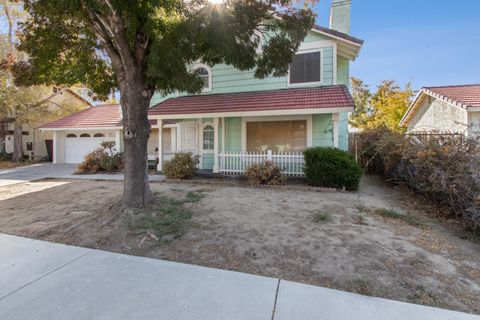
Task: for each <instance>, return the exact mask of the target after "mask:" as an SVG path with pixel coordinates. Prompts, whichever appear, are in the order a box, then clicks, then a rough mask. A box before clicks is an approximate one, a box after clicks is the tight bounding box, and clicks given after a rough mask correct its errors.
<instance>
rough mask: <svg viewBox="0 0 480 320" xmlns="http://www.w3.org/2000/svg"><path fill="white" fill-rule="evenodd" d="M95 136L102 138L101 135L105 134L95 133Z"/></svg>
mask: <svg viewBox="0 0 480 320" xmlns="http://www.w3.org/2000/svg"><path fill="white" fill-rule="evenodd" d="M93 136H94V137H95V138H101V137H105V135H104V134H103V133H95V134H94V135H93Z"/></svg>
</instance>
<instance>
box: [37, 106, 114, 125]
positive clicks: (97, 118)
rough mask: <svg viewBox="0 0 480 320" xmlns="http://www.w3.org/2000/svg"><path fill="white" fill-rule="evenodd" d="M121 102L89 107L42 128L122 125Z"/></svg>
mask: <svg viewBox="0 0 480 320" xmlns="http://www.w3.org/2000/svg"><path fill="white" fill-rule="evenodd" d="M121 120H122V116H121V111H120V105H119V104H105V105H99V106H94V107H90V108H87V109H85V110H82V111H79V112H77V113H74V114H71V115H69V116H66V117H65V118H62V119H58V120H55V121H52V122H49V123H47V124H44V125H43V126H41V127H40V129H49V128H50V129H53V128H55V129H56V128H91V127H92V128H99V127H121V126H122V121H121Z"/></svg>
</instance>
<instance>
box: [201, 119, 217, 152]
mask: <svg viewBox="0 0 480 320" xmlns="http://www.w3.org/2000/svg"><path fill="white" fill-rule="evenodd" d="M208 126H210V127H212V128H213V146H214V147H213V148H212V149H203V132H204V130H205V127H208ZM201 128H202V132H201V133H200V138H201V141H200V147H201V148H200V150H201V153H213V152H214V151H215V126H214V124H213V122H210V121H208V122H204V123H203V124H202V125H201Z"/></svg>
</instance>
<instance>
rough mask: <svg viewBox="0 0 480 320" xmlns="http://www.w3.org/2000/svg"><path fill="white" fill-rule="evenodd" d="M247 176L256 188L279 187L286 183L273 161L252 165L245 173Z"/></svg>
mask: <svg viewBox="0 0 480 320" xmlns="http://www.w3.org/2000/svg"><path fill="white" fill-rule="evenodd" d="M245 175H246V176H247V178H248V182H249V183H250V184H251V185H254V186H260V185H264V186H265V185H266V186H278V185H282V184H284V183H285V181H286V178H285V176H284V175H283V174H282V170H281V169H280V167H279V166H277V165H275V164H274V163H273V162H271V161H265V162H264V163H261V164H254V165H251V166H250V167H248V168H247V170H246V171H245Z"/></svg>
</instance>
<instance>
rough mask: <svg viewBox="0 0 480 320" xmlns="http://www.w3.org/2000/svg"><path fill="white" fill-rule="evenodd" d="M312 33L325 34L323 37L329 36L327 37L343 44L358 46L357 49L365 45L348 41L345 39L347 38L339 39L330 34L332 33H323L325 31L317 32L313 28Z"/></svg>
mask: <svg viewBox="0 0 480 320" xmlns="http://www.w3.org/2000/svg"><path fill="white" fill-rule="evenodd" d="M312 31H313V32H316V33H320V34H323V35H325V36H327V37H329V38H333V39H335V40H338V41H342V42H345V43H348V44H351V45H354V46H356V47H362V46H363V44H360V43H356V42H353V41H350V40H347V39H345V38H341V37H337V36H335V35H332V34H330V33H327V32H323V31H320V30H317V29H314V28H312Z"/></svg>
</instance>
